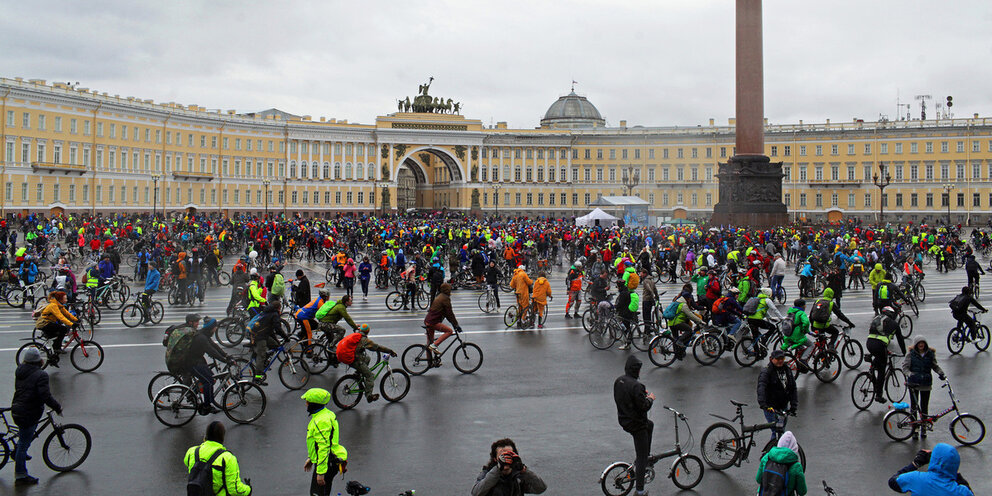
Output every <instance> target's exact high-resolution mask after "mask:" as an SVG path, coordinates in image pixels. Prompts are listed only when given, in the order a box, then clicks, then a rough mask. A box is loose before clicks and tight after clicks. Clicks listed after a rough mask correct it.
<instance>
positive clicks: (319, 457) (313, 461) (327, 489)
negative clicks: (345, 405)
mask: <svg viewBox="0 0 992 496" xmlns="http://www.w3.org/2000/svg"><path fill="white" fill-rule="evenodd" d="M301 398H302V399H303V401H306V402H307V413H309V414H310V423H309V424H308V425H307V462H306V463H305V464H304V465H303V470H304V471H306V472H309V471H310V469H313V477H312V478H311V479H310V495H311V496H329V495H330V494H331V481H332V480H333V479H334V476H335V475H337V473H338V471H339V470H340V471H341V474H342V475H343V474H344V473H345V472H347V471H348V450H346V449H345V447H344V446H341V445H340V444H338V434H339V432H338V419H337V417H336V416H335V415H334V412H332V411H330V410H328V409H327V408H326V406H327V402H328V401H330V400H331V393H329V392H328V391H327V390H326V389H324V388H310V389H308V390H307V392H306V393H304V394H303V396H302V397H301Z"/></svg>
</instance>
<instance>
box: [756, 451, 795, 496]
mask: <svg viewBox="0 0 992 496" xmlns="http://www.w3.org/2000/svg"><path fill="white" fill-rule="evenodd" d="M788 490H789V466H788V465H785V464H782V463H779V462H773V461H771V460H767V461H765V469H764V471H762V472H761V486H760V487H759V488H758V495H759V496H787V492H786V491H788Z"/></svg>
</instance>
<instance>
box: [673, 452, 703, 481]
mask: <svg viewBox="0 0 992 496" xmlns="http://www.w3.org/2000/svg"><path fill="white" fill-rule="evenodd" d="M704 470H705V469H704V467H703V461H702V460H700V459H699V457H698V456H696V455H684V456H682V457H681V458H679V459H678V460H677V461H676V462H675V465H674V466H672V472H671V473H670V474H669V477H671V479H672V483H674V484H675V485H676V486H678V488H679V489H686V490H687V489H692V488H694V487H696V486H697V485H699V482H700V481H702V480H703V472H704Z"/></svg>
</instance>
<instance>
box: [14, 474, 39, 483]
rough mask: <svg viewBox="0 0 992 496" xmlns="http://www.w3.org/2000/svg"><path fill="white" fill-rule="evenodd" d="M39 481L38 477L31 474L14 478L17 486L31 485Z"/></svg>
mask: <svg viewBox="0 0 992 496" xmlns="http://www.w3.org/2000/svg"><path fill="white" fill-rule="evenodd" d="M37 483H38V478H37V477H31V476H30V475H24V476H21V477H18V478H16V479H14V485H15V486H30V485H33V484H37Z"/></svg>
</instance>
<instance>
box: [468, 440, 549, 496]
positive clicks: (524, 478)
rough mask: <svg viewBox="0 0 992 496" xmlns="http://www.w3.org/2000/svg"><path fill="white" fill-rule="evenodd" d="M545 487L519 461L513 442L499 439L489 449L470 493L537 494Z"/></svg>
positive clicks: (487, 495) (486, 495) (499, 495)
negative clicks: (487, 456) (487, 461)
mask: <svg viewBox="0 0 992 496" xmlns="http://www.w3.org/2000/svg"><path fill="white" fill-rule="evenodd" d="M547 488H548V486H547V485H546V484H545V483H544V481H543V480H541V478H540V477H538V476H537V474H535V473H534V472H531V471H530V470H528V469H527V466H526V465H524V464H523V462H522V461H521V460H520V455H518V454H517V445H516V444H514V443H513V440H511V439H500V440H498V441H496V442H494V443H493V444H492V446H491V447H490V448H489V463H487V464H486V465H484V466H483V467H482V473H481V474H479V477H478V478H477V479H476V480H475V487H473V488H472V496H518V495H523V494H541V493H543V492H544V491H545V490H546V489H547Z"/></svg>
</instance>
